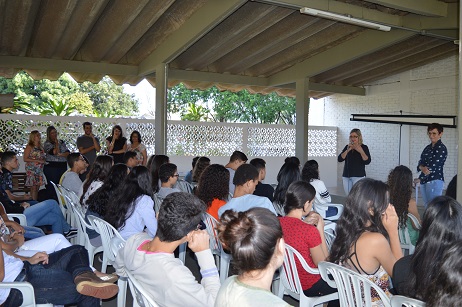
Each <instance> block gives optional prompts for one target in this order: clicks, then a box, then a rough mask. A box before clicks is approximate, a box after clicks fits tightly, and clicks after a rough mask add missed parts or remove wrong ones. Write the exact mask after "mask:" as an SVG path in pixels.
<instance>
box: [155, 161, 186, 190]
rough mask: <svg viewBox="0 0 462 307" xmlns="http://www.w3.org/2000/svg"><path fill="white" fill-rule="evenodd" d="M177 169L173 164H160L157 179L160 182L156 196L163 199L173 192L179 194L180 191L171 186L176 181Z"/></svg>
mask: <svg viewBox="0 0 462 307" xmlns="http://www.w3.org/2000/svg"><path fill="white" fill-rule="evenodd" d="M178 176H179V174H178V168H177V167H176V165H175V164H173V163H165V164H162V165H161V166H160V168H159V179H160V182H161V185H160V189H159V192H157V195H158V196H159V197H160V198H162V199H163V198H165V197H167V195H169V194H172V193H174V192H181V190H180V189H177V188H174V187H173V186H174V185H175V184H176V182H177V181H178Z"/></svg>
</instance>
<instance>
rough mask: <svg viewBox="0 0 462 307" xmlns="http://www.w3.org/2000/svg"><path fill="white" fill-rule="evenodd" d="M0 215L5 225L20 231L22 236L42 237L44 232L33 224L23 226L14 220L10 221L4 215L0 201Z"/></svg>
mask: <svg viewBox="0 0 462 307" xmlns="http://www.w3.org/2000/svg"><path fill="white" fill-rule="evenodd" d="M0 217H1V218H2V219H3V221H4V222H5V225H6V226H7V227H8V228H10V229H11V230H12V231H14V232H18V233H22V234H23V235H24V238H25V239H27V240H31V239H36V238H40V237H43V236H44V235H45V233H44V232H43V230H42V229H40V228H38V227H33V226H23V225H19V224H18V223H16V221H12V220H10V219H9V218H8V215H6V211H5V207H4V206H3V205H2V203H0Z"/></svg>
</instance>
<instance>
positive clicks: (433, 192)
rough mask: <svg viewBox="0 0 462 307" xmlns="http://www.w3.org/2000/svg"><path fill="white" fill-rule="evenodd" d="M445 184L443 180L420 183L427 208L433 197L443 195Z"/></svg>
mask: <svg viewBox="0 0 462 307" xmlns="http://www.w3.org/2000/svg"><path fill="white" fill-rule="evenodd" d="M443 186H444V181H443V180H432V181H429V182H427V183H423V184H421V185H420V189H421V191H422V199H423V202H424V205H425V208H427V205H428V203H429V202H431V201H432V200H433V198H435V197H436V196H441V195H443Z"/></svg>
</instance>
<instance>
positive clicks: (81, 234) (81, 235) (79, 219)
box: [65, 195, 94, 245]
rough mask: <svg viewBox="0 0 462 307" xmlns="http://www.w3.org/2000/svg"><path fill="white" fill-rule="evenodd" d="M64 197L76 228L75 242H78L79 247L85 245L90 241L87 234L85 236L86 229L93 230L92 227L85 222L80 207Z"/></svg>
mask: <svg viewBox="0 0 462 307" xmlns="http://www.w3.org/2000/svg"><path fill="white" fill-rule="evenodd" d="M65 197H66V199H67V202H68V204H69V206H70V209H71V210H72V212H73V213H74V217H75V221H76V226H77V228H78V232H77V238H78V239H77V241H78V242H79V244H80V245H85V241H90V238H89V237H88V234H87V228H88V229H94V228H93V226H92V225H90V224H89V223H87V221H85V216H84V215H83V212H82V210H81V209H80V208H81V207H82V206H80V204H77V205H76V204H75V203H74V202H73V201H72V200H71V199H70V198H69V197H68V196H67V195H66V196H65Z"/></svg>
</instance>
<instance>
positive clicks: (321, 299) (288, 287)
mask: <svg viewBox="0 0 462 307" xmlns="http://www.w3.org/2000/svg"><path fill="white" fill-rule="evenodd" d="M285 247H286V248H285V252H284V264H283V265H282V271H281V278H282V286H283V287H284V288H283V290H284V291H283V293H286V294H288V295H290V296H291V297H293V298H295V299H297V300H299V301H300V306H310V307H311V306H318V305H320V306H322V304H323V303H325V302H328V301H332V300H336V299H338V294H337V293H332V294H327V295H323V296H315V297H308V296H306V295H305V294H304V293H303V288H302V284H301V283H300V278H299V273H298V269H297V266H296V261H295V259H297V261H299V262H300V263H301V265H302V267H303V268H304V269H305V271H307V272H308V273H310V274H319V271H318V270H317V269H313V268H311V267H310V266H309V265H308V264H307V263H306V261H305V259H304V258H303V257H302V255H300V253H299V252H298V251H297V250H296V249H295V248H293V247H292V246H290V245H288V244H285ZM281 292H282V291H280V293H279V294H280V295H281ZM281 298H282V296H281ZM342 306H343V305H342Z"/></svg>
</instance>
